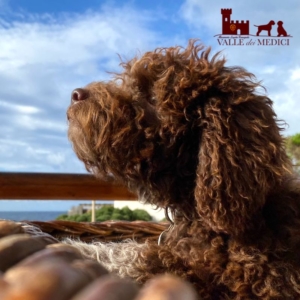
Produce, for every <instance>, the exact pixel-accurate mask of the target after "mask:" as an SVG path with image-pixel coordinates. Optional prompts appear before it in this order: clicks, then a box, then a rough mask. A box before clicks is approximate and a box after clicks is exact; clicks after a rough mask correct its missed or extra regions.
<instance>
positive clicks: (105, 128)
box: [68, 41, 289, 233]
mask: <svg viewBox="0 0 300 300" xmlns="http://www.w3.org/2000/svg"><path fill="white" fill-rule="evenodd" d="M209 53H210V50H209V49H206V50H204V47H203V46H201V45H197V44H196V43H195V42H193V41H192V42H190V43H189V45H188V47H187V48H186V49H184V48H181V47H174V48H160V49H157V50H155V51H153V52H148V53H146V54H144V55H143V56H142V57H141V58H134V59H133V60H131V61H129V62H127V63H122V66H123V67H124V72H123V73H121V74H119V75H116V76H115V79H114V80H112V81H110V82H95V83H91V84H90V85H88V86H86V87H85V88H84V89H76V90H75V91H74V92H73V96H72V97H73V100H72V102H73V104H72V105H71V106H70V108H69V110H68V119H69V122H70V126H69V138H70V140H71V142H72V143H73V147H74V149H75V152H76V154H77V156H78V157H79V158H80V159H81V160H82V161H83V162H84V163H85V166H86V168H87V169H88V170H89V171H91V172H92V173H94V174H96V175H98V176H110V175H112V176H113V177H114V178H116V179H118V180H121V181H122V182H123V183H125V184H126V185H127V186H128V187H129V188H131V189H132V190H135V191H137V192H138V193H139V195H140V197H141V198H144V199H145V201H147V202H150V203H153V204H156V205H158V206H160V207H169V208H171V209H172V210H176V211H179V212H181V213H182V214H183V215H184V216H186V217H187V218H190V219H201V220H202V222H203V223H204V224H206V226H207V227H208V228H210V229H212V230H215V231H218V232H227V233H238V232H242V231H243V230H244V229H247V228H248V227H249V226H251V224H252V219H253V216H254V215H255V214H257V213H260V210H261V208H262V207H263V205H264V203H265V198H266V195H267V194H268V193H269V192H270V191H271V190H272V189H273V188H274V187H276V186H277V185H279V184H280V182H281V180H282V179H283V177H284V175H285V174H286V172H287V171H288V169H289V163H288V159H287V156H286V154H285V151H284V145H283V140H282V138H281V136H280V134H279V130H280V128H279V126H278V125H277V121H276V116H275V114H274V111H273V109H272V107H271V105H272V102H271V100H270V99H269V98H267V97H266V96H264V95H260V94H258V92H257V91H256V89H257V88H258V87H259V83H257V82H255V81H254V80H253V75H252V74H250V73H248V72H246V71H245V70H244V69H242V68H237V67H234V68H229V67H225V60H224V59H222V58H219V56H218V55H215V56H213V57H212V58H211V59H210V58H209Z"/></svg>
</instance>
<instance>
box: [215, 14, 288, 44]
mask: <svg viewBox="0 0 300 300" xmlns="http://www.w3.org/2000/svg"><path fill="white" fill-rule="evenodd" d="M231 14H232V9H231V8H230V9H229V8H227V9H221V15H222V34H217V35H215V37H217V40H218V43H219V45H223V46H253V45H257V46H289V38H291V37H292V36H291V35H289V34H288V33H287V31H286V29H285V28H284V26H283V24H284V23H283V21H281V20H279V21H277V23H276V22H275V21H274V20H270V21H269V22H267V23H265V24H261V25H253V27H255V34H250V21H249V20H241V21H233V20H231ZM251 37H255V39H254V38H251ZM245 39H248V40H245Z"/></svg>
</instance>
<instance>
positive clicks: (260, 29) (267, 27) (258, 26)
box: [254, 20, 275, 36]
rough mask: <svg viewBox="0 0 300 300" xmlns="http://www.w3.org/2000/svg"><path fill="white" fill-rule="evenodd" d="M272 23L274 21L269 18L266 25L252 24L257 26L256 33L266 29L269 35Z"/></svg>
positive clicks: (273, 23)
mask: <svg viewBox="0 0 300 300" xmlns="http://www.w3.org/2000/svg"><path fill="white" fill-rule="evenodd" d="M273 25H275V22H274V21H273V20H271V21H270V22H269V23H268V24H266V25H254V26H255V27H257V33H256V35H259V34H260V33H261V32H262V31H263V30H266V31H268V36H271V30H272V26H273Z"/></svg>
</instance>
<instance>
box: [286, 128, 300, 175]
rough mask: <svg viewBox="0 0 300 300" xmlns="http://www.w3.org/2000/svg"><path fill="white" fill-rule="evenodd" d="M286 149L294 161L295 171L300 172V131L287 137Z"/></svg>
mask: <svg viewBox="0 0 300 300" xmlns="http://www.w3.org/2000/svg"><path fill="white" fill-rule="evenodd" d="M286 151H287V153H288V155H289V157H290V158H291V160H292V162H293V165H294V169H295V171H296V172H297V173H299V174H300V133H297V134H294V135H292V136H288V137H287V138H286Z"/></svg>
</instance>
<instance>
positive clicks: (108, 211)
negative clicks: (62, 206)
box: [56, 205, 152, 222]
mask: <svg viewBox="0 0 300 300" xmlns="http://www.w3.org/2000/svg"><path fill="white" fill-rule="evenodd" d="M56 219H57V220H66V221H75V222H90V221H91V212H87V213H84V214H81V215H72V216H68V215H66V214H64V215H60V216H58V217H57V218H56ZM107 220H122V221H123V220H124V221H136V220H141V221H151V220H152V217H151V216H150V215H149V213H148V212H147V211H145V210H143V209H135V210H133V211H132V210H131V209H130V208H129V207H128V206H125V207H123V208H121V209H120V208H114V207H113V206H112V205H103V206H102V207H101V208H100V209H97V210H96V221H99V222H103V221H107Z"/></svg>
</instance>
